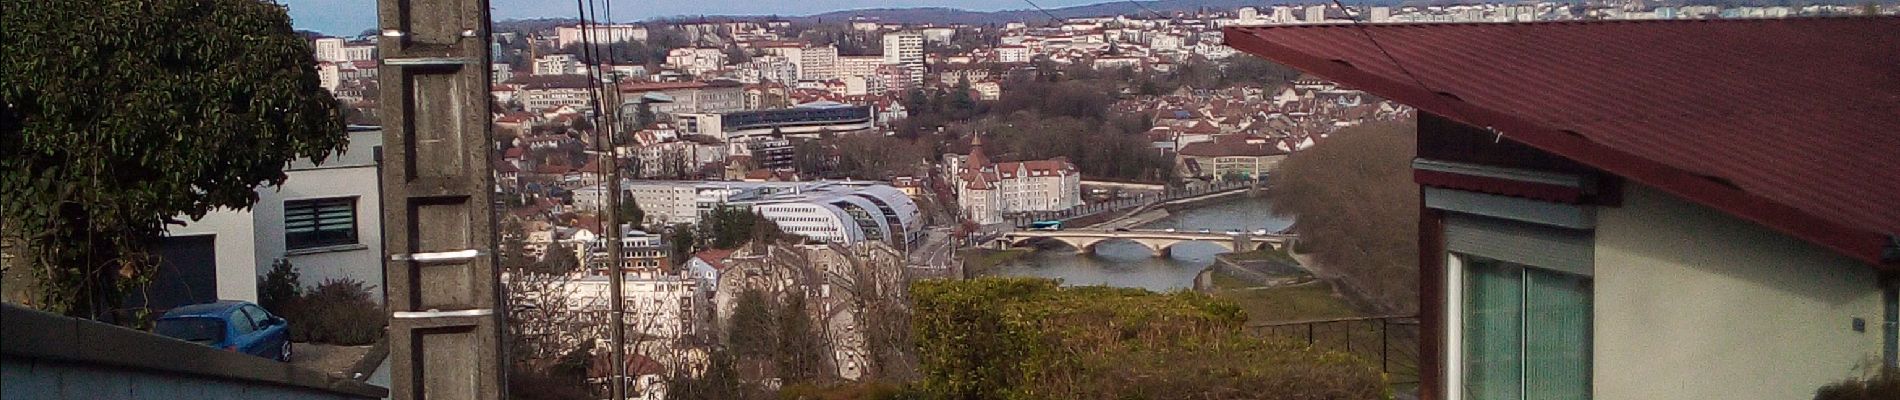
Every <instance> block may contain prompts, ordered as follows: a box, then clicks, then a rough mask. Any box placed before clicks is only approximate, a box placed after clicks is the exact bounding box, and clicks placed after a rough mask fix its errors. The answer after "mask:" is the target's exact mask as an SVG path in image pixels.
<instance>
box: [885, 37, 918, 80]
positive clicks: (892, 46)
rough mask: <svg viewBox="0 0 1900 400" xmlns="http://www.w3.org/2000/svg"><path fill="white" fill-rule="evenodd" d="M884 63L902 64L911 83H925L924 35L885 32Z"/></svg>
mask: <svg viewBox="0 0 1900 400" xmlns="http://www.w3.org/2000/svg"><path fill="white" fill-rule="evenodd" d="M884 63H885V64H893V65H901V66H903V67H904V69H905V71H907V72H908V74H909V75H910V83H911V85H922V84H923V83H924V35H923V34H921V33H917V32H890V33H885V34H884Z"/></svg>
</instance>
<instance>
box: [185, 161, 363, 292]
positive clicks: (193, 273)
mask: <svg viewBox="0 0 1900 400" xmlns="http://www.w3.org/2000/svg"><path fill="white" fill-rule="evenodd" d="M349 135H350V144H349V148H348V149H347V150H346V151H344V152H343V153H341V154H334V155H331V156H330V158H329V159H327V160H325V161H324V163H323V164H321V165H318V164H312V163H310V162H309V161H307V160H299V161H296V162H292V163H291V164H290V166H289V167H288V168H286V170H285V174H286V175H288V176H289V177H288V178H287V179H285V180H284V184H283V185H280V186H266V187H260V188H258V189H257V203H256V204H253V205H252V206H251V208H250V209H247V210H230V209H220V210H216V211H212V212H210V213H207V214H205V216H204V217H203V218H199V219H196V220H190V221H188V222H187V223H186V224H185V225H184V226H178V227H172V228H171V230H170V231H169V232H167V234H166V237H163V238H160V239H158V249H159V253H160V254H161V255H162V256H163V257H164V260H163V261H161V264H160V268H161V270H165V269H172V272H170V273H173V274H177V275H170V276H167V275H166V274H167V273H166V272H161V276H160V279H159V280H158V281H156V282H154V283H153V286H154V289H153V291H154V292H160V293H174V294H182V295H184V296H185V297H186V298H189V299H190V300H194V301H202V300H211V299H207V298H205V297H204V296H205V295H213V297H214V299H226V300H246V301H257V281H258V276H260V275H263V274H265V273H266V272H268V271H270V268H271V266H272V264H273V263H275V262H277V260H280V259H281V260H285V261H288V262H290V264H291V265H293V266H295V267H296V269H297V272H298V273H299V274H300V275H301V278H300V280H301V282H302V284H303V285H304V286H315V285H317V284H321V283H323V282H324V281H327V280H331V279H353V280H358V281H362V282H364V283H367V284H368V285H369V286H371V287H372V288H374V290H377V291H381V290H382V285H383V263H382V262H380V260H381V259H382V254H383V241H382V218H381V215H382V192H381V190H380V187H379V185H378V169H379V168H378V167H377V162H378V157H377V153H378V151H379V150H380V147H381V146H382V144H383V133H382V129H380V128H377V127H351V128H350V132H349ZM210 288H215V290H211V289H210ZM375 298H376V299H377V301H381V300H382V297H381V296H375ZM155 303H160V302H159V301H155ZM181 304H188V303H181ZM174 305H176V304H174ZM153 306H155V307H156V306H161V304H153Z"/></svg>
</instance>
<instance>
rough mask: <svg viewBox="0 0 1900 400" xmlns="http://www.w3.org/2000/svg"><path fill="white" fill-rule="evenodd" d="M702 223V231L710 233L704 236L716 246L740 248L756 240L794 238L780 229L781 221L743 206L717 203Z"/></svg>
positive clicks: (708, 245) (717, 247)
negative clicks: (727, 205)
mask: <svg viewBox="0 0 1900 400" xmlns="http://www.w3.org/2000/svg"><path fill="white" fill-rule="evenodd" d="M699 223H700V227H699V230H698V232H699V233H701V234H705V235H706V237H705V238H702V239H701V240H704V241H705V242H706V246H707V247H711V248H715V249H736V248H739V246H740V245H744V244H746V242H748V241H753V240H760V241H775V240H785V239H794V237H793V236H792V235H791V234H788V233H785V232H784V231H780V230H779V228H778V224H777V223H774V222H772V221H771V220H768V219H765V217H764V216H760V215H759V214H758V213H754V212H752V210H748V209H745V208H743V207H713V209H712V212H710V213H707V214H706V217H705V218H701V219H700V222H699Z"/></svg>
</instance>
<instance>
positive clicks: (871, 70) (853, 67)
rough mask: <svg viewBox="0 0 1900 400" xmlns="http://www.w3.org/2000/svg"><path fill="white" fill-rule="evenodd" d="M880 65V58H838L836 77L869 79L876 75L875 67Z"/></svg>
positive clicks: (882, 62)
mask: <svg viewBox="0 0 1900 400" xmlns="http://www.w3.org/2000/svg"><path fill="white" fill-rule="evenodd" d="M882 65H884V57H882V56H838V76H839V77H847V76H860V77H869V76H873V75H877V67H879V66H882Z"/></svg>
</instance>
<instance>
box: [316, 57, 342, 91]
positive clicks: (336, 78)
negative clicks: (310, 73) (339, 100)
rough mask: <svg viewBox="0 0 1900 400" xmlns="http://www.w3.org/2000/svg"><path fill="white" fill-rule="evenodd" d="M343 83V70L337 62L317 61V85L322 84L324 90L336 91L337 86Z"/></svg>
mask: <svg viewBox="0 0 1900 400" xmlns="http://www.w3.org/2000/svg"><path fill="white" fill-rule="evenodd" d="M342 84H343V75H342V71H339V68H337V65H336V63H333V62H329V61H319V62H317V86H322V87H323V90H328V91H332V92H334V91H336V87H337V86H340V85H342Z"/></svg>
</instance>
